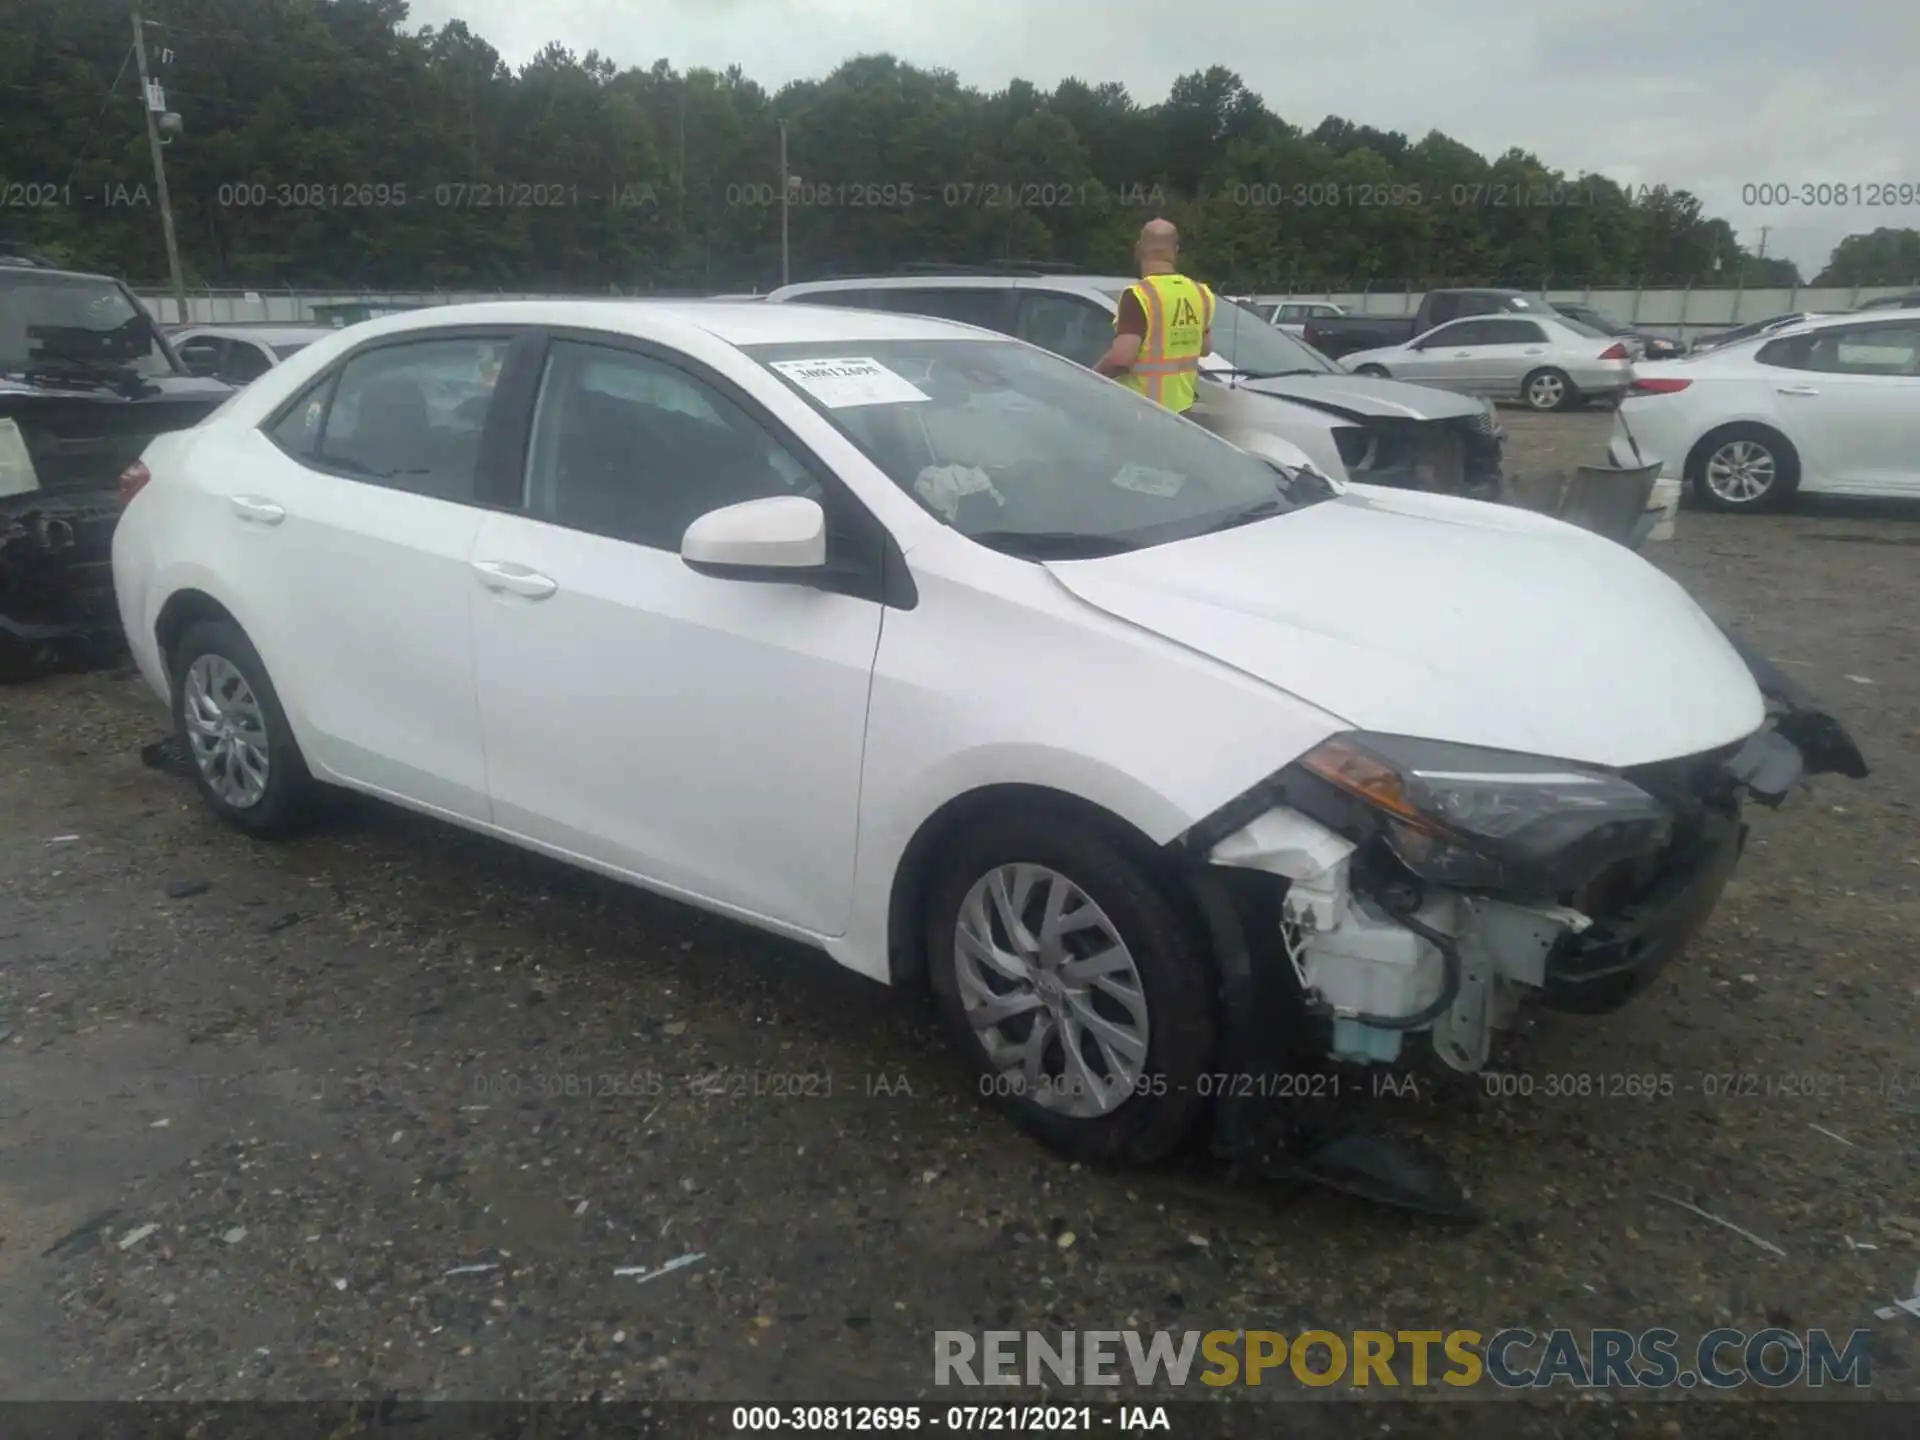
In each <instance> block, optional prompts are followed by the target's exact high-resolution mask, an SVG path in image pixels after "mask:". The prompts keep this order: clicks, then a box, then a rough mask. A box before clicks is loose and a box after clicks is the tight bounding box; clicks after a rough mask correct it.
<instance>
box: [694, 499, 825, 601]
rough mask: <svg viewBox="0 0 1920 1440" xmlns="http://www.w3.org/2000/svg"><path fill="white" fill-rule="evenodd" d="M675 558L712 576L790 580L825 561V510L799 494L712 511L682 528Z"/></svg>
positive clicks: (777, 580)
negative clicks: (682, 533)
mask: <svg viewBox="0 0 1920 1440" xmlns="http://www.w3.org/2000/svg"><path fill="white" fill-rule="evenodd" d="M680 558H681V559H682V560H684V561H685V562H686V564H687V567H688V568H689V569H691V570H696V571H698V572H699V573H700V574H702V575H711V576H712V577H713V578H714V579H716V580H762V581H773V582H776V583H777V582H782V581H785V582H792V581H795V580H798V579H800V578H802V572H805V571H808V570H818V569H821V568H822V567H823V566H825V565H826V563H827V512H826V511H824V510H822V509H821V508H820V502H819V501H817V500H808V499H806V498H805V497H804V496H800V495H774V496H770V497H769V498H767V499H765V500H747V501H743V502H742V503H740V504H738V505H728V506H726V507H724V508H722V509H719V510H712V511H709V512H708V513H707V514H705V515H702V516H701V517H700V518H699V519H698V520H696V521H694V522H693V524H691V525H689V526H688V527H687V533H686V534H685V535H683V536H682V537H681V539H680Z"/></svg>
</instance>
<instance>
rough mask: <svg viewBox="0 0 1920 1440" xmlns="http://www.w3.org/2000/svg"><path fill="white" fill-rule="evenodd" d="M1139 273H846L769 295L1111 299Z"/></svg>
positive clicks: (772, 297)
mask: <svg viewBox="0 0 1920 1440" xmlns="http://www.w3.org/2000/svg"><path fill="white" fill-rule="evenodd" d="M1139 283H1140V279H1139V277H1138V276H1136V275H969V274H967V273H965V272H964V271H958V272H955V273H954V274H951V275H941V274H937V273H930V274H924V275H871V276H847V277H845V278H841V279H833V280H807V281H801V282H799V283H797V284H793V285H783V286H781V287H780V288H779V289H778V290H775V291H773V292H772V293H771V294H770V295H768V296H767V298H768V299H769V300H798V299H800V298H801V297H802V296H805V295H817V294H821V293H823V292H832V291H836V290H932V289H940V290H1011V289H1015V288H1018V289H1021V290H1059V291H1066V292H1068V293H1070V294H1076V295H1098V296H1100V297H1101V298H1103V299H1106V300H1112V299H1113V292H1114V291H1116V290H1125V289H1126V288H1127V287H1128V286H1130V285H1138V284H1139Z"/></svg>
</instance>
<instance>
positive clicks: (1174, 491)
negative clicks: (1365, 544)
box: [746, 340, 1333, 559]
mask: <svg viewBox="0 0 1920 1440" xmlns="http://www.w3.org/2000/svg"><path fill="white" fill-rule="evenodd" d="M746 352H747V353H748V354H749V355H751V356H752V357H753V358H754V359H755V360H757V361H759V362H760V363H761V364H762V365H764V366H766V367H767V368H768V369H769V370H770V371H772V372H773V374H775V375H776V376H778V377H779V378H780V379H781V380H783V381H785V382H786V384H787V385H788V386H790V387H791V388H792V389H793V391H794V392H795V393H796V394H798V395H799V396H801V398H803V399H804V400H806V401H807V402H808V403H809V404H810V405H812V406H813V407H814V408H815V409H817V410H818V411H819V412H820V413H821V414H822V415H824V416H825V417H826V418H827V419H828V420H829V421H831V422H832V423H833V424H834V425H835V426H836V427H837V428H838V429H839V430H841V431H842V432H843V433H844V434H845V435H846V436H847V437H848V438H849V439H850V440H852V441H853V443H854V444H855V445H857V446H859V447H860V449H861V450H862V451H864V452H865V453H866V455H867V456H868V457H869V458H870V459H872V460H873V462H874V463H875V464H876V465H878V466H879V467H880V468H881V469H882V470H884V471H885V472H886V473H887V475H888V476H889V477H890V478H891V479H892V480H893V482H894V483H895V484H896V485H898V486H899V487H900V488H901V489H902V490H904V491H906V492H907V493H908V494H909V495H911V496H913V497H914V499H916V500H917V501H918V502H919V503H920V504H921V505H922V506H923V507H924V508H925V509H926V510H927V511H928V512H929V513H930V514H932V515H934V516H935V517H936V518H937V519H939V520H942V521H944V522H945V523H946V524H948V525H950V526H952V527H953V528H954V529H956V530H958V531H960V532H961V533H962V534H964V535H967V536H969V537H971V538H972V539H975V540H978V541H979V542H980V543H981V544H983V545H987V546H989V547H991V548H993V549H997V550H1002V551H1005V552H1007V553H1009V554H1014V555H1022V556H1026V557H1028V558H1032V559H1068V558H1073V557H1076V556H1082V557H1084V556H1093V555H1111V554H1118V553H1120V552H1121V551H1125V550H1135V549H1140V548H1143V547H1145V546H1149V545H1160V544H1165V543H1167V542H1168V541H1172V540H1182V539H1187V538H1189V537H1191V536H1195V535H1200V534H1204V533H1206V532H1208V531H1210V530H1219V529H1225V528H1228V527H1230V526H1233V525H1236V524H1243V523H1247V522H1250V521H1253V520H1259V519H1264V518H1267V517H1268V516H1272V515H1280V514H1284V513H1286V512H1287V511H1290V510H1294V509H1297V508H1299V507H1300V506H1301V505H1303V504H1308V503H1311V502H1312V501H1315V500H1320V499H1325V498H1327V497H1328V496H1329V495H1331V494H1332V493H1333V492H1332V490H1331V488H1330V487H1329V486H1327V485H1326V483H1325V482H1323V481H1319V480H1318V479H1317V478H1316V477H1313V476H1310V475H1296V474H1294V473H1292V472H1288V471H1284V470H1281V469H1280V468H1279V467H1277V466H1275V465H1272V464H1269V463H1268V462H1267V461H1264V460H1261V459H1258V458H1257V457H1255V456H1253V455H1250V454H1248V453H1247V452H1246V451H1244V450H1241V449H1239V448H1237V447H1236V446H1233V445H1229V444H1228V443H1227V442H1226V441H1224V440H1220V439H1216V438H1215V437H1214V436H1212V435H1210V434H1208V433H1207V432H1206V431H1205V430H1203V429H1201V428H1200V427H1199V426H1198V425H1196V424H1194V423H1193V422H1192V421H1190V420H1186V419H1183V418H1181V417H1180V416H1177V415H1175V414H1173V413H1172V412H1170V411H1167V410H1164V409H1162V408H1161V407H1160V406H1158V405H1154V404H1152V403H1150V402H1148V401H1144V400H1142V399H1141V398H1140V397H1139V396H1137V395H1135V394H1133V393H1132V392H1131V391H1129V390H1127V389H1126V388H1125V387H1123V386H1120V385H1116V384H1114V383H1113V382H1112V381H1110V380H1103V379H1101V378H1099V377H1098V376H1096V375H1094V374H1092V373H1091V372H1089V371H1088V370H1086V369H1085V368H1084V367H1082V366H1079V365H1075V364H1074V363H1072V362H1071V361H1068V360H1063V359H1061V358H1059V357H1058V356H1055V355H1051V354H1048V353H1046V352H1045V351H1040V350H1033V349H1029V348H1028V347H1026V346H1022V345H1015V344H1010V343H1007V342H1005V341H992V340H883V341H848V342H845V343H840V344H822V343H820V342H818V341H810V342H806V343H801V344H785V345H755V346H749V347H746Z"/></svg>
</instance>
